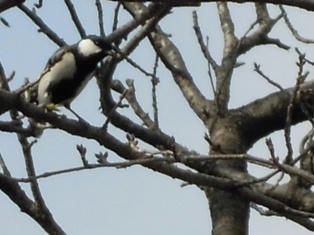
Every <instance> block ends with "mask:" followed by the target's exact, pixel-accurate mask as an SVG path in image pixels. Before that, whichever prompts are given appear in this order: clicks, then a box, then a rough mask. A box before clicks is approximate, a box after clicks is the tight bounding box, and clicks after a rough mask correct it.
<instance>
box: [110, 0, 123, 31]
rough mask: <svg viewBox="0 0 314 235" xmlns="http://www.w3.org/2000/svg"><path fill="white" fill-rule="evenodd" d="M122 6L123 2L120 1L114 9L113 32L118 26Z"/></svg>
mask: <svg viewBox="0 0 314 235" xmlns="http://www.w3.org/2000/svg"><path fill="white" fill-rule="evenodd" d="M120 7H121V2H118V3H117V5H116V8H115V9H114V17H113V24H112V32H113V31H115V30H116V29H117V27H118V16H119V10H120Z"/></svg>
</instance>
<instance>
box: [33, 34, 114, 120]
mask: <svg viewBox="0 0 314 235" xmlns="http://www.w3.org/2000/svg"><path fill="white" fill-rule="evenodd" d="M112 52H113V46H112V45H111V44H110V43H109V42H108V41H107V40H106V39H104V38H101V37H98V36H95V35H90V36H87V37H86V38H84V39H82V40H80V41H79V42H77V43H76V44H74V45H71V46H65V47H62V48H60V49H59V50H57V51H56V52H55V53H54V54H53V55H52V56H51V58H50V59H49V60H48V63H47V65H46V67H45V69H44V71H43V72H42V73H41V75H40V77H39V80H38V84H37V86H36V91H35V93H36V95H35V100H34V98H33V101H35V102H36V103H37V104H38V105H39V106H41V107H45V108H48V109H50V110H56V105H63V106H64V107H66V108H67V109H69V110H70V111H71V112H72V113H73V114H74V115H75V116H76V117H78V118H79V119H80V117H79V116H78V115H77V114H76V113H75V112H74V111H73V110H72V109H71V108H70V104H71V102H72V101H73V99H74V98H75V97H77V96H78V95H79V94H80V92H81V91H82V89H83V88H84V87H85V85H86V84H87V82H88V81H89V80H90V79H91V78H92V76H93V72H94V70H95V69H96V66H97V64H98V62H100V61H101V60H102V59H104V58H105V57H106V56H108V55H110V54H111V53H112ZM33 96H34V94H33Z"/></svg>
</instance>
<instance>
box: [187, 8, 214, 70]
mask: <svg viewBox="0 0 314 235" xmlns="http://www.w3.org/2000/svg"><path fill="white" fill-rule="evenodd" d="M193 29H194V32H195V35H196V37H197V40H198V44H199V45H200V47H201V50H202V53H203V55H204V57H205V58H206V60H207V62H208V63H209V64H210V65H211V66H212V67H213V69H214V70H215V69H216V68H217V63H216V61H215V60H214V59H213V58H212V57H211V55H210V53H209V51H208V47H206V46H205V44H204V40H203V35H202V32H201V29H200V26H199V24H198V17H197V13H196V11H193Z"/></svg>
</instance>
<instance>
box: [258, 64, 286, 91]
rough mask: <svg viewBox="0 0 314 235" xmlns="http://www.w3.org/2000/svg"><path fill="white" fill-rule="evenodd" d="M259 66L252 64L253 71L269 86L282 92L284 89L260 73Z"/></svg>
mask: <svg viewBox="0 0 314 235" xmlns="http://www.w3.org/2000/svg"><path fill="white" fill-rule="evenodd" d="M260 68H261V66H260V65H258V64H256V63H254V71H255V72H257V73H258V74H259V75H260V76H261V77H262V78H264V79H265V80H266V81H267V82H268V83H269V84H271V85H273V86H275V87H276V88H278V89H279V90H280V91H284V89H283V88H282V87H281V86H280V85H279V84H278V83H276V82H274V81H273V80H271V79H270V78H269V77H267V76H266V75H265V74H264V73H263V72H262V71H261V69H260Z"/></svg>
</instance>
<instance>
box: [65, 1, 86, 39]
mask: <svg viewBox="0 0 314 235" xmlns="http://www.w3.org/2000/svg"><path fill="white" fill-rule="evenodd" d="M64 2H65V4H66V6H67V8H68V10H69V12H70V15H71V17H72V20H73V22H74V24H75V26H76V28H77V30H78V32H79V33H80V36H81V38H84V37H85V36H86V32H85V29H84V28H83V26H82V24H81V22H80V19H79V17H78V15H77V13H76V11H75V8H74V5H73V4H72V2H71V0H64Z"/></svg>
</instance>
